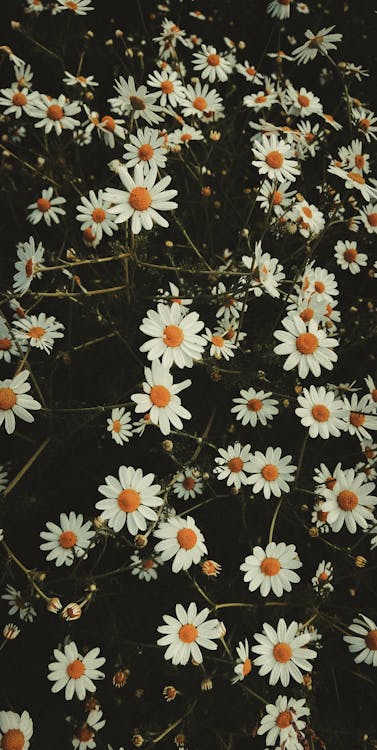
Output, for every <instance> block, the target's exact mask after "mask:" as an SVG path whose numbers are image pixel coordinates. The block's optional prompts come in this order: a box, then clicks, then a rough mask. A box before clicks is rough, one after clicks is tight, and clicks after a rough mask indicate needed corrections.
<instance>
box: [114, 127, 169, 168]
mask: <svg viewBox="0 0 377 750" xmlns="http://www.w3.org/2000/svg"><path fill="white" fill-rule="evenodd" d="M129 138H130V143H126V144H125V146H124V150H125V154H124V160H125V162H126V166H127V169H130V168H131V167H135V166H136V164H140V165H141V166H142V168H143V171H144V173H145V174H148V172H149V170H150V168H151V167H153V166H155V167H159V168H164V167H165V165H166V155H165V152H166V149H165V139H164V138H163V136H160V135H159V131H158V130H152V129H151V128H148V127H147V128H144V130H142V129H141V128H139V129H138V131H137V133H136V135H133V134H132V133H131V134H130V136H129Z"/></svg>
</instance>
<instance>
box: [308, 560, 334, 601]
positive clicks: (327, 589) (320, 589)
mask: <svg viewBox="0 0 377 750" xmlns="http://www.w3.org/2000/svg"><path fill="white" fill-rule="evenodd" d="M333 574H334V568H333V565H332V563H331V562H326V560H322V562H320V563H319V565H318V567H317V570H316V572H315V576H314V577H313V578H312V585H313V588H314V589H315V591H317V593H318V594H321V595H323V594H324V593H326V594H330V593H331V591H334V586H333V585H332V584H331V581H332V578H333Z"/></svg>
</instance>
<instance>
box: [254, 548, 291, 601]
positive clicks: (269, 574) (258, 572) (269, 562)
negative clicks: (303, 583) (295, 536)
mask: <svg viewBox="0 0 377 750" xmlns="http://www.w3.org/2000/svg"><path fill="white" fill-rule="evenodd" d="M301 567H302V562H301V560H300V559H299V557H298V555H297V550H296V547H295V545H294V544H285V542H279V544H276V543H275V542H270V543H269V544H268V545H267V547H266V549H265V550H264V549H262V547H253V549H252V554H251V555H248V556H247V557H246V558H245V562H244V563H242V565H241V566H240V570H242V571H244V573H245V575H244V577H243V580H244V581H245V583H248V584H249V591H256V589H258V588H259V589H260V594H261V596H268V594H269V593H270V591H271V590H272V592H273V593H274V594H275V596H283V593H284V591H292V583H298V582H299V580H300V576H299V575H297V573H295V572H294V571H295V570H297V568H301Z"/></svg>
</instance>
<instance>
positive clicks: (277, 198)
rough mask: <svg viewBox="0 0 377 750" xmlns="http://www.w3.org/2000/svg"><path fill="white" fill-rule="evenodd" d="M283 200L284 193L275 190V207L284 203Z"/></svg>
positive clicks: (273, 201)
mask: <svg viewBox="0 0 377 750" xmlns="http://www.w3.org/2000/svg"><path fill="white" fill-rule="evenodd" d="M282 199H283V195H282V193H280V191H279V190H275V192H274V193H273V196H272V205H273V206H278V205H279V203H281V202H282Z"/></svg>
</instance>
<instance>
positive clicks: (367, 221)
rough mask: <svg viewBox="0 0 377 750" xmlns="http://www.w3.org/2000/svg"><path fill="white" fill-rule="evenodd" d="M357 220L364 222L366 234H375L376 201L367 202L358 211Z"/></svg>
mask: <svg viewBox="0 0 377 750" xmlns="http://www.w3.org/2000/svg"><path fill="white" fill-rule="evenodd" d="M358 218H359V220H360V221H361V223H362V224H364V227H365V229H366V230H367V232H368V234H373V233H374V234H377V203H368V205H367V206H362V208H360V211H359V216H358Z"/></svg>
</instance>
